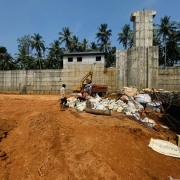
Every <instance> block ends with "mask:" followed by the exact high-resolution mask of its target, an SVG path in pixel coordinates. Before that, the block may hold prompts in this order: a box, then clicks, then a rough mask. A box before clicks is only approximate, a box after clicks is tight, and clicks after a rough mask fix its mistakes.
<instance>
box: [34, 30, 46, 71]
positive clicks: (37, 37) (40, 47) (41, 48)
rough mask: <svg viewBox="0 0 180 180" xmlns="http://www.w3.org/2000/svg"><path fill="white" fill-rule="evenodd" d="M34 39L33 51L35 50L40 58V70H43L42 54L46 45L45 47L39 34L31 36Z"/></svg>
mask: <svg viewBox="0 0 180 180" xmlns="http://www.w3.org/2000/svg"><path fill="white" fill-rule="evenodd" d="M31 38H32V42H31V43H32V50H33V49H34V48H35V50H36V52H37V53H36V55H37V57H38V61H39V68H40V70H41V57H42V52H43V53H44V52H45V49H46V48H45V45H44V41H43V40H42V36H40V35H39V34H35V33H34V36H31Z"/></svg>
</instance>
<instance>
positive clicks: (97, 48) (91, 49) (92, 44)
mask: <svg viewBox="0 0 180 180" xmlns="http://www.w3.org/2000/svg"><path fill="white" fill-rule="evenodd" d="M89 51H99V47H98V45H97V44H96V43H95V42H91V44H90V46H89Z"/></svg>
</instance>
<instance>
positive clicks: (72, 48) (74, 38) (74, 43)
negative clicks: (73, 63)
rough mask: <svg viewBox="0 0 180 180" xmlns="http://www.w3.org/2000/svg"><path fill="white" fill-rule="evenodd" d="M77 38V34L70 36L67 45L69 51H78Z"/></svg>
mask: <svg viewBox="0 0 180 180" xmlns="http://www.w3.org/2000/svg"><path fill="white" fill-rule="evenodd" d="M79 46H80V43H79V38H78V37H77V36H72V39H71V43H70V46H69V50H70V52H78V51H79Z"/></svg>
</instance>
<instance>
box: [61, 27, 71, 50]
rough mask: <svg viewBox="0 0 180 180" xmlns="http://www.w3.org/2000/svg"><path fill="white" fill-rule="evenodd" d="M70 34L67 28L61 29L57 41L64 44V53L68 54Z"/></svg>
mask: <svg viewBox="0 0 180 180" xmlns="http://www.w3.org/2000/svg"><path fill="white" fill-rule="evenodd" d="M71 34H73V32H71V31H70V30H69V28H68V27H65V28H63V29H62V32H59V35H60V37H59V40H60V42H61V43H62V42H65V47H66V52H70V45H71V43H72V38H71Z"/></svg>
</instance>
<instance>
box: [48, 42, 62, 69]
mask: <svg viewBox="0 0 180 180" xmlns="http://www.w3.org/2000/svg"><path fill="white" fill-rule="evenodd" d="M60 44H61V43H60V42H59V40H54V42H53V43H51V44H50V46H51V47H50V48H48V49H49V57H48V68H49V67H51V68H61V55H62V54H63V50H64V49H63V48H60Z"/></svg>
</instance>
